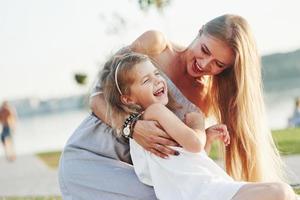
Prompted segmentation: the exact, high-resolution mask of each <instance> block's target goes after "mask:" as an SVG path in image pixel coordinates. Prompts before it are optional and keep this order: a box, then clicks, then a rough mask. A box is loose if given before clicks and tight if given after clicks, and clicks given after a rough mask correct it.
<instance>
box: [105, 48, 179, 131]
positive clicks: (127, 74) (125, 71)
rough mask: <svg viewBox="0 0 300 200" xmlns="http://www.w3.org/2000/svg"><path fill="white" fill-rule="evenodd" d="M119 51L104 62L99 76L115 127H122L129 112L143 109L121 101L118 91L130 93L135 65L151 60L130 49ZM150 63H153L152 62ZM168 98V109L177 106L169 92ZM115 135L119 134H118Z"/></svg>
mask: <svg viewBox="0 0 300 200" xmlns="http://www.w3.org/2000/svg"><path fill="white" fill-rule="evenodd" d="M121 52H123V53H117V54H115V55H114V56H112V57H111V58H110V59H109V60H108V61H107V62H106V63H105V65H104V68H103V70H102V73H101V76H100V81H101V83H100V84H101V86H102V90H103V94H104V99H105V101H106V103H107V110H108V111H107V116H108V118H109V119H110V120H111V124H112V127H113V128H116V129H120V128H121V127H122V125H123V122H124V120H125V118H126V117H127V116H128V115H129V114H132V113H140V112H142V111H143V108H142V107H141V106H139V105H137V104H132V105H125V104H124V103H122V101H121V94H120V92H121V93H122V95H130V86H131V85H132V84H133V83H134V81H135V80H136V77H135V76H136V73H134V69H135V67H136V65H137V64H139V63H142V62H146V61H150V62H152V61H151V59H150V58H149V57H148V56H146V55H144V54H140V53H134V52H130V51H121ZM152 64H155V63H153V62H152ZM116 70H117V74H116ZM116 79H117V80H116ZM117 85H118V86H117ZM118 87H119V89H120V91H119V89H118ZM168 98H169V101H168V104H167V107H168V108H169V109H171V110H174V109H177V108H179V106H178V105H177V104H176V102H175V101H174V99H173V98H172V97H171V95H170V93H169V92H168ZM117 132H119V131H117ZM117 136H120V134H118V135H117Z"/></svg>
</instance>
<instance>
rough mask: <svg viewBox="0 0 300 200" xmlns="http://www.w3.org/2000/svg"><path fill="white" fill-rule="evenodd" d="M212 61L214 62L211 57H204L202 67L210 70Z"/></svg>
mask: <svg viewBox="0 0 300 200" xmlns="http://www.w3.org/2000/svg"><path fill="white" fill-rule="evenodd" d="M211 63H212V59H211V58H207V59H204V60H203V61H202V68H203V69H205V71H208V70H210V66H211Z"/></svg>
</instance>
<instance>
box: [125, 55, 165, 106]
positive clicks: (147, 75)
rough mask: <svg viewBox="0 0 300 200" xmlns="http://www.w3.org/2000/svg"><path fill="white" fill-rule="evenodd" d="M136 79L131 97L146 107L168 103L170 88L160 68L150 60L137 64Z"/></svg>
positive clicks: (131, 88)
mask: <svg viewBox="0 0 300 200" xmlns="http://www.w3.org/2000/svg"><path fill="white" fill-rule="evenodd" d="M133 71H134V72H133V73H134V77H135V81H134V83H133V84H132V85H131V87H130V95H129V98H130V99H131V101H133V102H134V103H136V104H138V105H140V106H142V107H143V108H144V109H145V108H147V107H148V106H150V105H151V104H153V103H161V104H163V105H166V104H167V103H168V88H167V84H166V81H165V79H164V78H163V77H162V75H161V73H160V72H159V70H158V69H157V68H156V67H155V66H154V65H153V64H152V63H151V62H150V61H146V62H142V63H139V64H137V65H136V66H135V68H134V70H133Z"/></svg>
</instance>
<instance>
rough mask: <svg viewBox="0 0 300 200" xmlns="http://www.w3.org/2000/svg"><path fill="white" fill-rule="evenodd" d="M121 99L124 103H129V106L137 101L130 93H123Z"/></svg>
mask: <svg viewBox="0 0 300 200" xmlns="http://www.w3.org/2000/svg"><path fill="white" fill-rule="evenodd" d="M120 99H121V102H122V103H123V104H124V105H127V106H129V105H132V104H135V103H136V102H135V101H134V100H133V99H132V98H131V97H130V96H128V95H124V94H123V95H121V97H120Z"/></svg>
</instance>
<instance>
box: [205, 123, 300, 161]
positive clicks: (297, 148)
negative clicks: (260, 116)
mask: <svg viewBox="0 0 300 200" xmlns="http://www.w3.org/2000/svg"><path fill="white" fill-rule="evenodd" d="M272 136H273V138H274V141H275V143H276V146H277V148H278V150H279V151H280V153H281V155H291V154H300V128H288V129H282V130H274V131H272ZM218 146H219V144H218V143H217V142H216V143H213V146H212V149H211V153H210V157H211V158H213V159H217V158H219V156H218V155H219V154H218V152H219V150H218Z"/></svg>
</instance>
